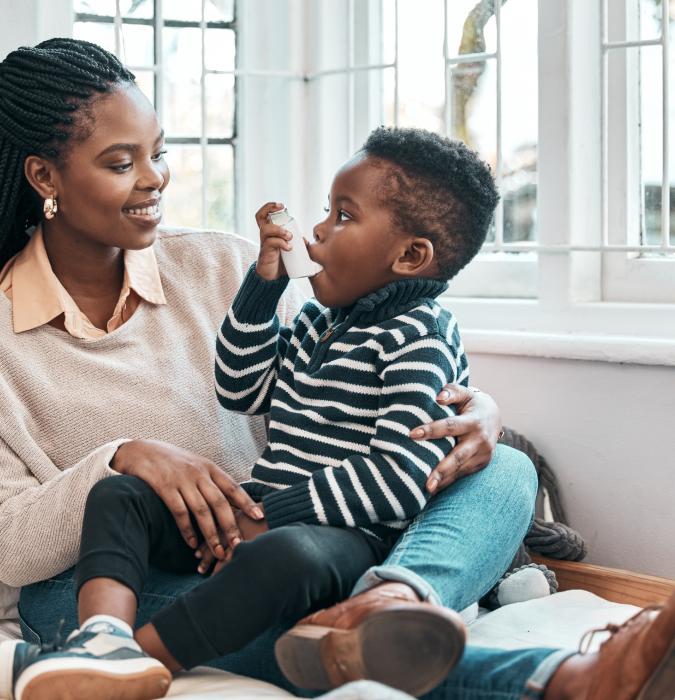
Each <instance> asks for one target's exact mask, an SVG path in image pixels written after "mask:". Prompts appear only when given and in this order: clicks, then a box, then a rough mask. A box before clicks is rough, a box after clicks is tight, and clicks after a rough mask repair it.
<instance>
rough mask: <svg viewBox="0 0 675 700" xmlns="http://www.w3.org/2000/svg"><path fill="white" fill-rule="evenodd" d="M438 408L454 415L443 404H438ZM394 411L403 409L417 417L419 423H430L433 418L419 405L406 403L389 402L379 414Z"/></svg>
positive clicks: (382, 414)
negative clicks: (389, 404)
mask: <svg viewBox="0 0 675 700" xmlns="http://www.w3.org/2000/svg"><path fill="white" fill-rule="evenodd" d="M439 408H442V409H445V410H447V411H448V415H449V416H450V415H454V414H453V413H452V412H450V411H449V409H446V408H445V406H439ZM394 411H403V412H405V413H411V414H412V415H413V416H415V417H416V418H419V420H420V422H421V423H431V422H432V421H433V420H434V419H433V418H432V417H431V416H430V415H429V414H428V413H427V412H426V411H425V410H424V409H422V408H420V407H419V406H415V405H414V404H408V403H393V404H391V406H387V407H386V408H383V409H382V410H381V411H380V415H381V416H384V415H386V414H387V413H392V412H394Z"/></svg>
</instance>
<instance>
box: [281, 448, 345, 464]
mask: <svg viewBox="0 0 675 700" xmlns="http://www.w3.org/2000/svg"><path fill="white" fill-rule="evenodd" d="M268 446H269V448H270V449H271V450H273V451H275V452H276V451H277V450H283V451H284V452H289V453H290V454H292V455H295V456H296V457H300V459H304V460H306V461H308V462H311V463H312V464H318V465H319V466H321V467H339V466H340V464H341V463H342V461H341V460H339V459H335V458H334V457H326V456H325V455H322V454H318V453H314V452H305V451H304V450H301V449H299V448H298V447H295V446H294V445H290V444H288V443H285V442H270V443H269V444H268Z"/></svg>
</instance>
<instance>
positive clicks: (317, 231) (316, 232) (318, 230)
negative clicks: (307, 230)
mask: <svg viewBox="0 0 675 700" xmlns="http://www.w3.org/2000/svg"><path fill="white" fill-rule="evenodd" d="M322 223H323V222H321V223H318V224H317V225H316V226H315V227H314V228H313V229H312V233H313V234H314V240H315V241H318V242H319V243H321V241H322V240H323V232H322V229H321V224H322Z"/></svg>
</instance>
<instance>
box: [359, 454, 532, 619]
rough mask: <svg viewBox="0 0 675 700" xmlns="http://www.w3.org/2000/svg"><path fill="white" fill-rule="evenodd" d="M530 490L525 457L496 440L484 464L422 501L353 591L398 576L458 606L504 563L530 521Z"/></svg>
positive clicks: (426, 596)
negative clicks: (380, 560) (385, 554)
mask: <svg viewBox="0 0 675 700" xmlns="http://www.w3.org/2000/svg"><path fill="white" fill-rule="evenodd" d="M536 493H537V475H536V471H535V469H534V466H533V464H532V462H531V461H530V460H529V458H528V457H526V456H525V455H524V454H523V453H522V452H519V451H518V450H514V449H512V448H510V447H506V446H505V445H498V446H497V449H496V451H495V454H494V457H493V459H492V462H490V464H489V465H488V466H487V467H486V468H485V469H482V470H481V471H480V472H477V473H476V474H472V475H470V476H467V477H464V478H462V479H459V480H458V481H456V482H455V483H454V484H452V485H451V486H449V487H448V488H447V489H446V490H445V491H442V492H441V493H439V494H438V495H437V496H435V497H434V498H433V499H431V501H429V503H428V504H427V506H426V508H424V510H423V511H422V512H421V513H420V514H419V515H418V516H417V517H416V518H415V520H414V521H413V522H412V524H411V525H410V527H409V528H408V529H407V530H406V532H405V533H404V534H403V535H402V536H401V538H400V539H399V541H398V542H397V544H396V545H395V547H394V548H393V549H392V551H391V553H390V554H389V556H388V557H387V559H386V560H385V562H384V564H383V565H381V566H378V567H373V568H371V569H370V570H369V571H368V572H366V574H365V575H364V576H363V577H362V578H361V579H360V580H359V583H358V584H357V585H356V587H355V589H354V592H353V595H357V594H358V593H361V592H363V591H365V590H368V589H370V588H372V587H374V586H377V585H378V584H380V583H382V582H385V581H399V582H403V583H407V584H408V585H409V586H411V587H412V588H413V589H414V590H415V591H416V593H417V594H418V595H419V596H420V598H421V599H422V600H429V601H430V602H434V603H437V604H441V605H444V606H446V607H450V608H453V609H454V610H463V609H464V608H466V607H467V606H468V605H471V604H472V603H474V602H476V601H478V600H479V599H480V598H481V597H482V596H483V595H485V594H486V593H487V592H488V591H489V590H490V589H491V588H492V587H493V586H494V585H495V583H497V581H498V580H499V579H500V577H501V576H502V575H503V574H504V572H505V571H506V569H507V568H508V566H509V564H510V563H511V561H512V559H513V557H514V556H515V553H516V551H517V549H518V547H519V546H520V544H521V542H522V541H523V538H524V537H525V534H526V533H527V530H528V529H529V526H530V523H531V521H532V517H533V514H534V503H535V498H536Z"/></svg>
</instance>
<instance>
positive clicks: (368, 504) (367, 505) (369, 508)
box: [342, 461, 377, 523]
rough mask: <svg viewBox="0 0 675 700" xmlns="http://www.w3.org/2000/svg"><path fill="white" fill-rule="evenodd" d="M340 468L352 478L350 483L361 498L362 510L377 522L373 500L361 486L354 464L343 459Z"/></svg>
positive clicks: (371, 519) (371, 520)
mask: <svg viewBox="0 0 675 700" xmlns="http://www.w3.org/2000/svg"><path fill="white" fill-rule="evenodd" d="M342 468H343V469H344V470H345V471H346V472H347V474H349V478H350V479H351V480H352V484H353V485H354V491H355V492H356V495H357V496H358V497H359V498H360V499H361V504H362V505H363V508H364V510H365V511H366V513H367V514H368V517H369V518H370V522H371V523H374V522H377V513H376V511H375V507H374V506H373V502H372V501H371V500H370V496H368V493H367V492H366V490H365V489H364V488H363V484H362V483H361V480H360V479H359V475H358V472H357V471H356V469H355V468H354V465H353V464H352V463H351V462H349V461H345V462H344V464H343V466H342Z"/></svg>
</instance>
